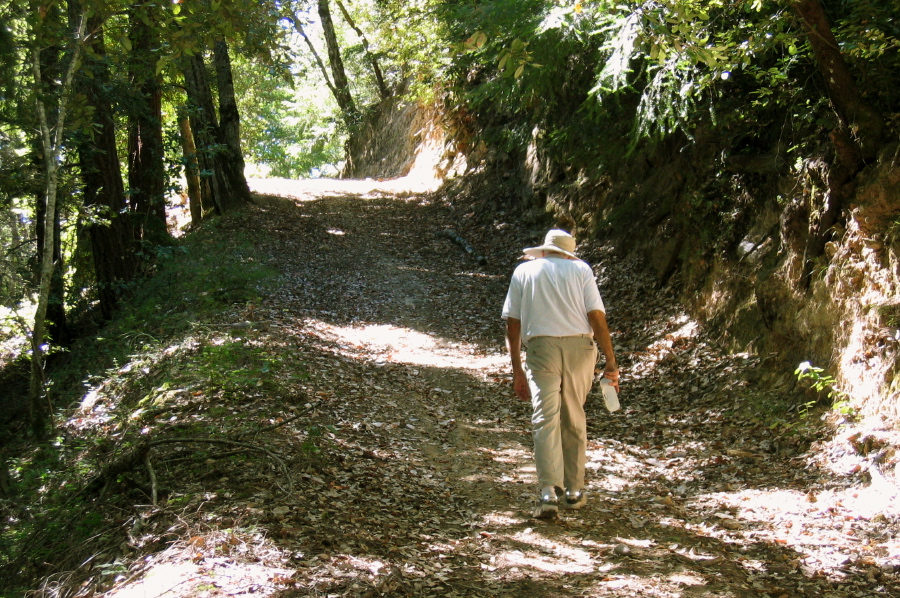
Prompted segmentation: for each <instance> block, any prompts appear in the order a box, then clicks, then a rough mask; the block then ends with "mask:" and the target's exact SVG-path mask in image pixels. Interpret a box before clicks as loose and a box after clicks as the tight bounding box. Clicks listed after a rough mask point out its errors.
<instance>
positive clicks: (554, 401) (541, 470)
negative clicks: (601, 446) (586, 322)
mask: <svg viewBox="0 0 900 598" xmlns="http://www.w3.org/2000/svg"><path fill="white" fill-rule="evenodd" d="M597 357H598V350H597V346H596V345H595V344H594V340H593V338H591V337H590V336H589V335H583V336H563V337H555V336H538V337H534V338H532V339H530V340H529V341H528V348H527V350H526V353H525V365H526V373H527V375H528V385H529V386H530V387H531V405H532V407H533V412H532V416H531V423H532V437H533V438H534V460H535V466H536V468H537V477H538V483H539V484H540V487H541V488H543V487H546V486H556V487H558V488H565V489H568V490H581V489H582V488H584V465H585V461H586V458H587V457H586V451H587V429H586V422H585V417H584V402H585V400H586V399H587V394H588V392H589V391H590V390H591V383H592V381H593V378H594V366H595V365H596V363H597Z"/></svg>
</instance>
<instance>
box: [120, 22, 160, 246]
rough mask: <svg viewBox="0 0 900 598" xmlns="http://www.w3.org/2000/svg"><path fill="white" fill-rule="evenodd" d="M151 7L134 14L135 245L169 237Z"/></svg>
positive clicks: (131, 157) (131, 168)
mask: <svg viewBox="0 0 900 598" xmlns="http://www.w3.org/2000/svg"><path fill="white" fill-rule="evenodd" d="M150 10H152V9H150V8H146V7H138V6H134V7H132V8H131V10H130V13H131V14H130V27H131V31H130V38H131V46H132V52H131V57H130V58H131V60H130V65H129V66H130V68H129V70H130V78H131V83H132V86H133V89H134V92H135V95H136V97H135V102H134V104H133V105H134V109H133V110H132V113H131V115H130V116H129V122H128V186H129V194H130V198H129V199H130V202H129V211H130V213H131V214H132V216H133V218H132V223H133V226H134V233H135V239H136V240H137V241H150V242H151V243H154V244H158V243H162V242H165V240H166V238H167V237H168V231H167V228H166V198H165V193H166V179H165V176H166V173H165V165H164V163H163V134H162V92H161V88H160V84H159V79H158V77H157V76H156V52H155V50H157V49H158V46H159V44H158V43H157V40H156V39H155V35H154V33H153V30H152V28H151V27H150V25H149V24H148V23H151V22H155V21H156V20H157V19H156V15H155V14H152V13H151V14H144V15H143V18H141V14H140V11H150Z"/></svg>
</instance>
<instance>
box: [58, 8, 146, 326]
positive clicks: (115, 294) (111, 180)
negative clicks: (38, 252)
mask: <svg viewBox="0 0 900 598" xmlns="http://www.w3.org/2000/svg"><path fill="white" fill-rule="evenodd" d="M69 10H70V13H71V14H72V16H73V22H74V20H75V19H77V18H80V16H81V14H82V13H81V10H80V6H79V5H78V2H74V1H73V2H70V3H69ZM88 31H90V32H91V38H90V42H89V46H90V48H91V55H90V56H86V57H85V60H84V64H83V66H82V70H85V71H89V72H90V73H91V76H88V75H87V74H85V75H84V76H82V77H80V78H79V81H78V89H79V91H80V92H81V93H83V94H84V96H85V98H86V102H87V104H88V105H89V106H91V107H93V109H94V113H93V121H94V129H93V139H91V138H90V137H88V136H87V135H83V134H82V135H80V139H79V143H78V155H79V158H80V162H81V177H82V181H83V185H84V190H83V194H84V207H85V209H86V210H87V211H88V212H91V213H95V214H96V215H97V216H99V218H100V219H101V221H99V222H98V221H97V218H93V219H92V220H93V221H92V222H90V223H89V224H88V226H87V227H86V231H87V234H88V238H89V239H90V242H91V253H92V257H93V262H94V272H95V274H96V277H97V295H98V298H99V300H100V312H101V314H102V316H103V317H104V318H110V317H111V316H112V314H113V310H114V309H115V307H116V304H117V303H118V300H119V297H120V295H121V294H122V291H123V288H124V285H125V284H127V283H128V282H130V281H131V280H132V279H134V277H135V275H136V273H137V271H138V266H139V261H138V258H137V253H136V251H135V243H134V233H133V232H132V227H131V223H130V221H129V219H128V217H127V216H126V209H127V205H126V201H125V187H124V185H123V184H122V174H121V170H120V164H119V156H118V151H117V146H116V128H115V121H114V120H113V112H112V106H111V105H110V102H109V100H108V99H107V97H106V95H105V93H106V88H107V87H108V79H109V77H108V73H107V70H106V65H105V63H104V61H103V56H104V54H105V53H106V48H105V44H104V41H103V24H102V22H101V21H100V20H99V18H97V17H96V16H95V17H92V18H91V19H90V20H89V23H88Z"/></svg>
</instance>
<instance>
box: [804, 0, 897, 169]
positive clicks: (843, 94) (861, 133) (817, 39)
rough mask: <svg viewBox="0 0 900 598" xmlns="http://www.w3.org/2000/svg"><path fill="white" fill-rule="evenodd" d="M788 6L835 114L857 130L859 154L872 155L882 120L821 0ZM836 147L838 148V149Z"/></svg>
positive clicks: (805, 0)
mask: <svg viewBox="0 0 900 598" xmlns="http://www.w3.org/2000/svg"><path fill="white" fill-rule="evenodd" d="M791 6H792V8H793V9H794V13H795V14H796V15H797V16H798V17H799V18H800V21H801V23H802V24H803V29H804V31H805V33H806V37H807V39H808V40H809V45H810V47H811V48H812V51H813V55H814V56H815V58H816V63H817V64H818V66H819V72H820V73H821V74H822V79H823V80H824V82H825V85H826V87H827V88H828V97H829V99H830V100H831V105H832V106H833V108H834V111H835V113H836V114H837V116H838V118H839V119H840V120H841V123H842V125H843V127H844V128H846V129H848V130H849V131H855V132H856V135H857V137H858V145H859V148H860V150H862V154H861V157H862V158H863V159H867V158H870V157H872V156H874V155H875V153H876V152H877V150H878V145H879V143H880V141H881V135H882V133H883V131H884V121H883V119H882V118H881V116H880V115H879V114H878V112H877V111H875V110H874V109H873V108H872V107H871V106H869V105H868V103H867V102H866V101H865V100H864V99H863V97H862V95H861V94H860V93H859V89H858V88H857V87H856V82H855V81H854V80H853V75H852V74H851V73H850V68H849V67H848V66H847V63H846V62H845V61H844V56H843V55H842V54H841V48H840V46H839V45H838V42H837V39H835V37H834V32H833V31H832V30H831V25H830V24H829V22H828V18H827V16H826V15H825V10H824V9H823V8H822V3H821V2H820V0H794V2H793V4H792V5H791ZM836 149H837V150H838V151H841V148H836ZM853 159H855V156H850V155H848V156H845V157H844V160H845V161H848V162H849V161H850V160H853Z"/></svg>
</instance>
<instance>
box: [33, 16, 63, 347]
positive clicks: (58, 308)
mask: <svg viewBox="0 0 900 598" xmlns="http://www.w3.org/2000/svg"><path fill="white" fill-rule="evenodd" d="M46 18H47V19H48V20H49V21H51V22H53V23H54V24H55V26H58V27H61V26H63V19H62V15H61V13H60V10H59V7H51V8H50V9H49V10H48V14H47V17H46ZM62 50H63V49H62V48H60V47H59V46H56V45H53V46H51V47H49V48H47V49H45V50H43V51H42V52H41V56H40V61H41V64H40V77H41V82H40V85H41V90H42V93H44V94H46V95H45V97H47V98H52V97H57V96H58V94H59V92H60V90H59V87H60V84H61V83H60V79H61V78H62V73H60V72H59V69H60V68H61V66H60V55H61V54H62ZM44 110H45V113H46V118H47V120H48V121H53V120H55V119H56V116H57V110H56V106H55V105H54V103H53V102H50V103H46V102H45V104H44ZM35 143H36V144H37V145H38V147H35V153H36V154H37V155H43V152H44V150H43V149H41V148H40V147H39V146H40V145H41V143H42V142H41V140H40V139H35ZM47 199H48V198H47V188H46V185H45V186H44V188H43V189H41V190H40V191H39V192H37V193H36V197H35V206H36V209H35V220H36V222H39V223H41V222H44V221H45V219H46V215H47ZM55 203H56V207H55V208H54V213H53V214H52V220H53V234H52V235H51V236H50V237H49V239H50V242H51V243H52V245H53V258H52V259H53V264H54V267H53V275H52V277H51V279H50V296H49V298H48V303H47V314H46V318H47V324H46V331H47V340H49V341H51V342H56V343H60V344H65V343H67V342H68V341H69V340H71V339H70V336H71V335H70V331H69V326H68V322H67V318H66V309H65V280H64V279H65V269H64V268H63V263H62V242H61V239H60V208H59V202H58V201H57V202H55ZM46 232H47V231H46V230H45V229H44V227H43V226H40V225H39V226H36V227H35V233H36V235H35V236H36V237H37V262H36V265H37V268H36V270H35V278H36V279H39V278H40V272H41V270H42V267H43V264H42V256H43V255H44V242H45V240H47V239H48V237H47V234H46Z"/></svg>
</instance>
